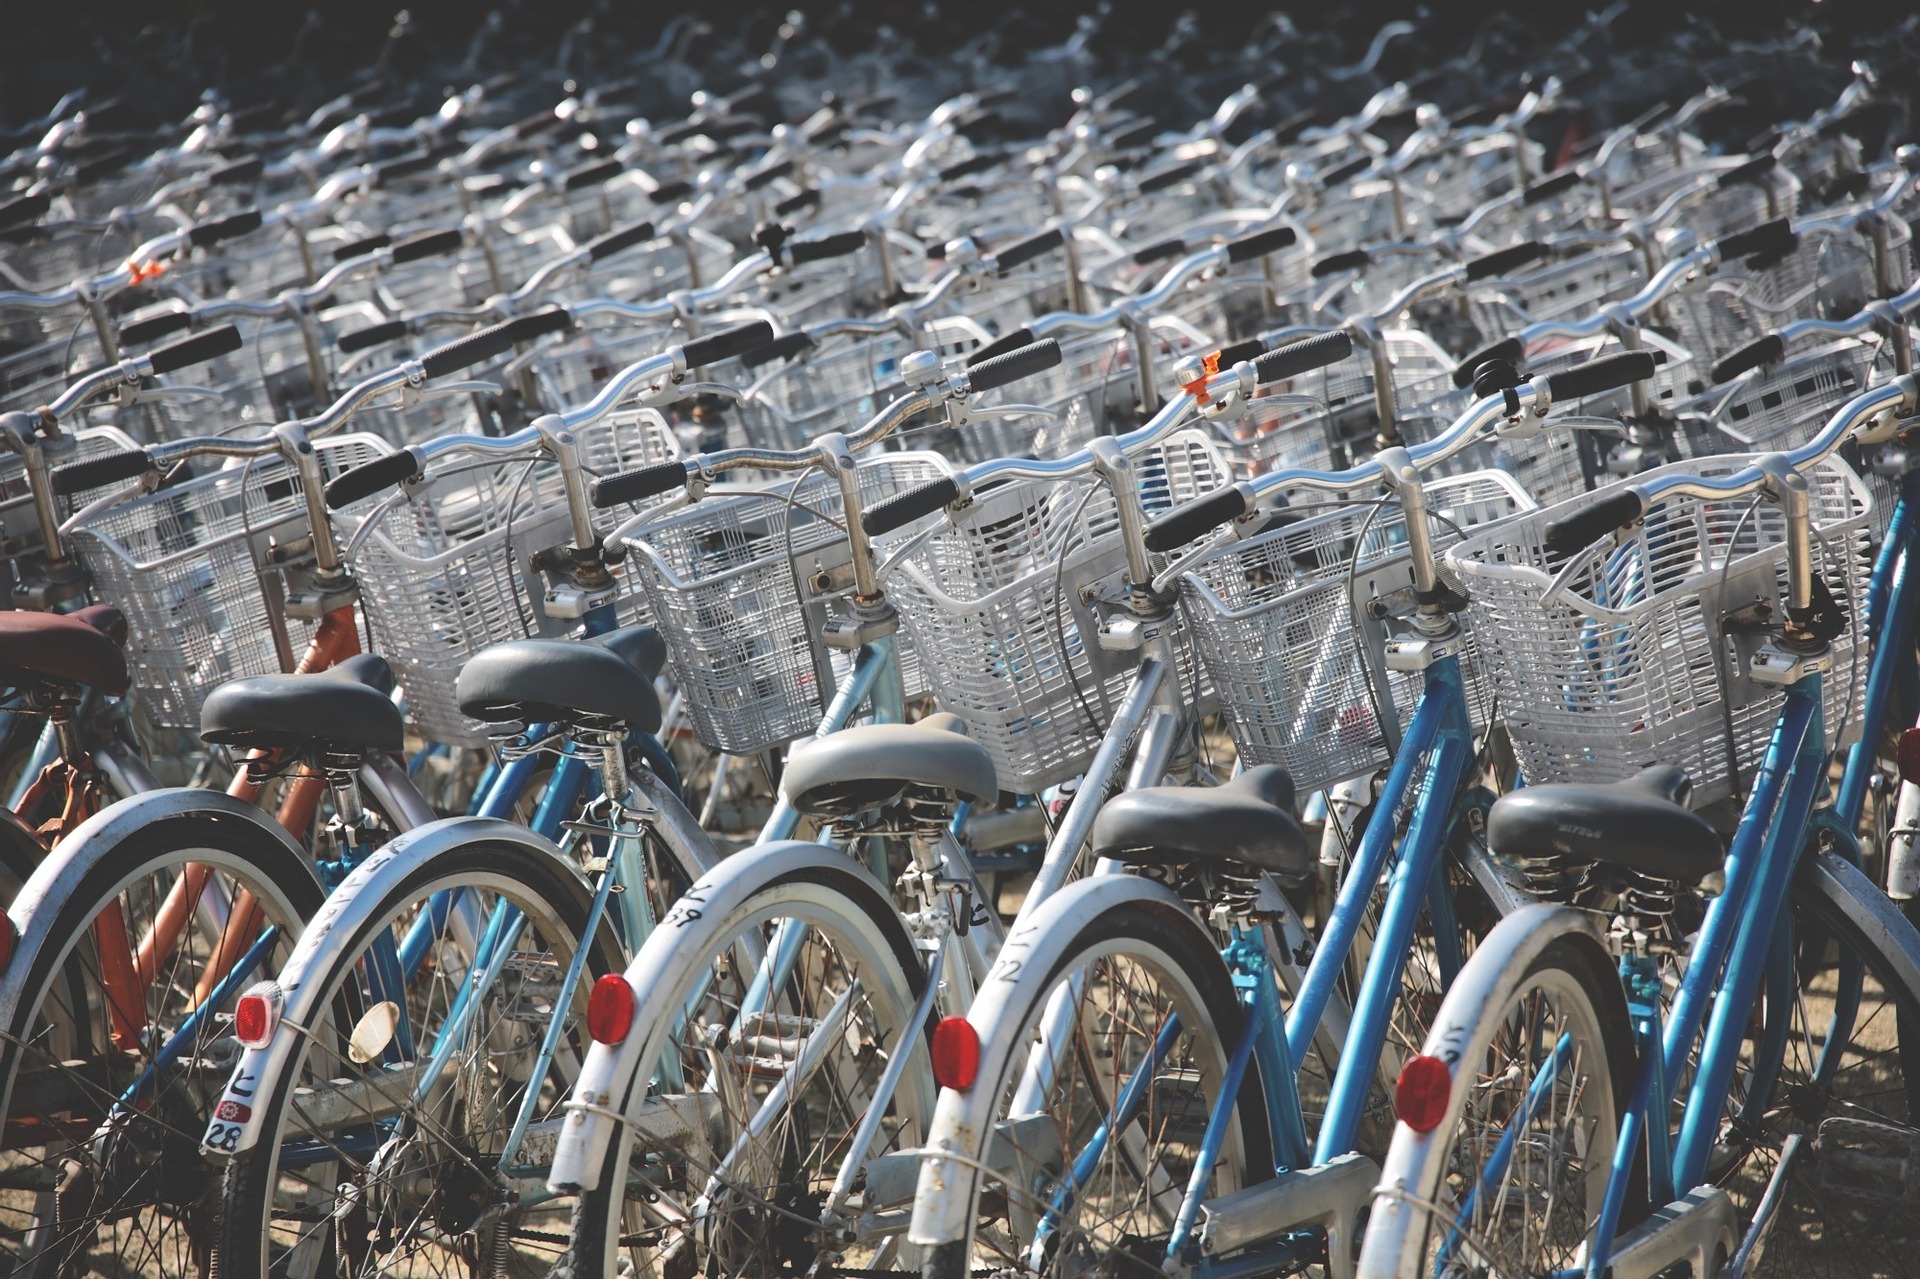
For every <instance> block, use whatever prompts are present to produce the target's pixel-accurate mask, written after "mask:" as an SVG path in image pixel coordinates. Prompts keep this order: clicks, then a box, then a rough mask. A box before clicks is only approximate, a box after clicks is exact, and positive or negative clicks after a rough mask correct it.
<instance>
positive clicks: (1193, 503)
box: [1146, 484, 1247, 554]
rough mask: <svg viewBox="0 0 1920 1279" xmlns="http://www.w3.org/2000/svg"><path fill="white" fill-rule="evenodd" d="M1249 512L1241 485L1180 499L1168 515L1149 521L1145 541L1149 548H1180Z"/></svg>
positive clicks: (1157, 549)
mask: <svg viewBox="0 0 1920 1279" xmlns="http://www.w3.org/2000/svg"><path fill="white" fill-rule="evenodd" d="M1246 513H1247V495H1246V493H1245V492H1243V491H1242V490H1241V488H1240V486H1239V485H1237V484H1229V485H1228V486H1227V487H1226V488H1223V489H1215V490H1214V491H1213V492H1211V493H1203V494H1201V495H1200V496H1199V497H1196V498H1193V499H1191V500H1189V501H1185V502H1182V503H1180V505H1178V506H1176V507H1174V508H1173V509H1172V510H1171V511H1168V512H1167V513H1166V514H1165V515H1162V516H1160V517H1159V518H1158V519H1153V520H1149V521H1148V522H1147V535H1146V543H1147V549H1148V550H1150V551H1159V552H1161V553H1163V554H1164V553H1166V552H1168V551H1177V550H1179V549H1180V548H1181V547H1183V546H1186V545H1187V544H1189V543H1191V542H1196V541H1198V540H1200V539H1201V538H1203V537H1205V536H1206V535H1207V534H1208V533H1211V532H1212V531H1213V530H1214V529H1217V528H1219V527H1220V526H1221V525H1222V524H1225V523H1227V522H1228V521H1230V520H1237V519H1239V518H1240V517H1241V516H1242V515H1245V514H1246Z"/></svg>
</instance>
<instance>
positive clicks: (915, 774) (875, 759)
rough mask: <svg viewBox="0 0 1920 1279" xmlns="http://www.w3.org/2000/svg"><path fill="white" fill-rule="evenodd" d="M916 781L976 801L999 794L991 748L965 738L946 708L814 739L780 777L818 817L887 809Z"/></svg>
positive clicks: (790, 797)
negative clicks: (899, 721)
mask: <svg viewBox="0 0 1920 1279" xmlns="http://www.w3.org/2000/svg"><path fill="white" fill-rule="evenodd" d="M913 787H920V788H924V789H928V790H935V791H942V792H944V793H946V794H948V795H952V796H955V797H957V798H959V799H963V800H966V801H967V802H968V803H975V804H977V803H982V802H990V801H991V800H992V799H993V798H994V797H995V796H996V795H998V794H999V793H1000V783H999V780H998V778H997V776H996V775H995V773H994V770H993V760H992V759H991V758H989V757H988V755H987V751H986V748H985V747H984V746H982V745H980V743H978V742H976V741H974V740H973V739H972V738H971V737H968V736H967V726H966V724H964V723H963V722H961V720H960V717H959V716H957V715H950V714H947V713H945V712H942V713H941V714H937V715H929V716H927V717H926V718H925V719H923V720H920V721H918V722H917V723H913V724H862V725H859V726H858V727H855V728H843V729H841V730H840V731H839V732H837V733H828V734H827V735H826V736H825V737H816V738H814V739H813V740H812V741H810V742H807V743H805V744H804V745H801V746H796V747H795V748H794V750H793V755H792V757H791V758H789V759H788V760H787V768H786V772H785V773H783V774H782V775H781V777H780V794H781V796H782V797H783V798H784V799H785V800H786V801H787V802H788V803H789V804H792V805H793V806H794V807H795V808H797V809H799V810H800V811H801V812H803V813H811V814H814V815H816V816H820V817H846V816H848V815H850V814H853V813H861V812H866V811H867V810H869V809H874V808H885V807H886V806H887V805H889V804H891V803H893V802H894V801H895V800H897V799H899V798H900V797H901V796H902V795H904V794H905V793H906V792H907V791H908V790H909V789H910V788H913Z"/></svg>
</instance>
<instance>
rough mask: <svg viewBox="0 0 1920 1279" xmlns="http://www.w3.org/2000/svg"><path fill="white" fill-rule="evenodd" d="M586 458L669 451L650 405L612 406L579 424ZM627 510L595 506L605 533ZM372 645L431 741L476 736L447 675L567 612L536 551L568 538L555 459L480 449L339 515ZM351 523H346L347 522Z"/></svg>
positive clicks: (622, 605)
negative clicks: (553, 609)
mask: <svg viewBox="0 0 1920 1279" xmlns="http://www.w3.org/2000/svg"><path fill="white" fill-rule="evenodd" d="M575 437H576V439H577V440H578V442H579V446H580V450H581V461H582V464H583V465H584V466H585V467H586V468H587V469H588V470H590V471H595V472H599V473H602V474H613V473H617V472H621V471H627V470H632V469H635V468H638V467H641V466H645V465H648V464H649V463H653V462H660V461H665V460H667V459H669V458H672V457H674V456H676V455H677V451H678V450H677V446H676V445H675V443H674V440H673V436H672V434H671V432H670V431H669V430H668V429H667V426H666V424H665V422H664V421H663V420H662V419H661V417H660V415H659V414H658V413H655V412H653V411H652V410H649V409H636V410H632V411H630V412H626V413H616V414H612V415H609V416H608V417H606V418H603V419H601V420H600V421H599V422H595V423H593V424H591V425H589V426H585V427H582V428H580V429H579V430H577V431H576V432H575ZM622 518H624V516H623V513H621V512H618V511H596V512H595V514H594V524H595V527H596V528H597V529H598V530H599V531H600V533H601V534H602V535H605V534H606V533H608V532H610V531H612V529H613V527H614V526H615V525H616V524H618V523H619V522H620V520H621V519H622ZM342 524H343V527H342V529H341V532H342V536H343V537H344V538H346V539H347V542H346V544H347V545H348V547H349V548H350V549H349V558H350V560H351V563H352V565H353V571H354V576H355V578H356V579H357V580H358V581H359V583H360V600H361V607H362V609H363V610H364V611H365V614H366V618H367V624H368V627H369V629H370V630H371V631H372V633H373V641H374V644H375V645H376V646H377V648H378V650H379V651H380V652H381V653H382V654H384V655H385V656H386V657H387V658H388V660H389V661H390V662H391V663H392V664H393V668H394V672H395V674H396V675H397V676H398V678H399V681H400V684H401V686H402V687H403V688H404V689H406V693H407V710H408V713H409V714H410V715H411V716H412V717H413V720H414V723H415V724H416V725H417V726H418V727H419V729H420V732H421V733H422V735H424V736H425V737H426V738H427V739H428V740H430V741H436V742H445V743H447V744H449V745H472V746H477V745H482V744H484V743H485V742H486V740H487V730H486V727H485V726H484V725H482V724H480V723H478V722H477V721H474V720H470V719H468V718H467V717H466V716H464V715H462V714H460V712H459V709H458V707H457V705H456V704H455V701H454V696H453V687H454V680H455V678H456V677H457V676H458V675H459V673H460V668H461V667H462V666H463V665H465V664H466V662H467V659H468V658H470V657H472V656H473V655H474V654H475V653H478V652H479V651H480V650H481V649H483V648H485V647H487V646H488V645H490V644H499V643H504V642H506V641H508V640H516V639H526V638H529V637H532V636H558V635H562V634H565V633H566V632H567V631H568V630H569V629H571V628H572V627H573V626H574V625H575V624H576V622H575V620H574V619H569V618H559V617H553V616H550V615H549V614H548V612H547V610H546V607H545V592H544V589H543V585H542V581H543V579H542V576H541V574H540V573H539V572H538V571H537V570H536V569H535V568H534V567H533V564H532V559H533V556H534V555H536V554H537V553H539V552H541V551H546V550H551V549H552V548H554V547H556V546H560V545H562V544H564V543H566V542H567V541H568V540H569V539H570V538H571V537H572V524H571V522H570V519H569V516H568V510H567V504H566V494H565V491H564V490H563V488H562V486H561V481H560V474H559V471H558V469H557V468H556V467H555V466H554V465H553V464H552V463H551V462H549V461H545V460H541V461H537V462H535V461H531V460H530V459H526V458H520V459H510V460H506V461H501V460H498V459H486V460H482V461H477V462H474V463H473V464H471V465H461V464H459V463H457V462H456V463H453V464H450V465H448V466H447V467H445V468H444V469H440V468H436V470H435V472H434V473H433V474H431V475H430V476H429V477H428V479H427V480H426V482H425V483H423V484H419V485H415V486H412V487H411V488H410V489H409V490H408V491H407V492H406V494H405V495H404V496H401V497H396V498H392V499H388V500H387V501H384V502H382V503H380V504H379V505H377V506H375V507H373V508H372V509H371V510H370V511H367V512H364V513H363V514H362V515H361V517H360V519H359V520H358V522H357V523H355V522H353V521H351V520H350V519H349V520H343V521H342ZM348 525H351V527H350V528H349V527H347V526H348ZM618 610H619V613H620V622H621V624H622V625H630V624H633V623H637V622H644V621H646V620H648V619H647V615H646V613H645V609H644V601H642V600H641V599H640V598H639V597H638V596H636V595H634V594H632V593H631V592H626V593H623V595H622V596H621V597H620V599H619V604H618Z"/></svg>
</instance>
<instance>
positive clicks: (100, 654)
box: [0, 604, 130, 696]
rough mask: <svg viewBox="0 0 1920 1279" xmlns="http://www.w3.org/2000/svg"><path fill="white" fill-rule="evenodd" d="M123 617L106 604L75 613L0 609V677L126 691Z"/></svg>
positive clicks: (5, 680)
mask: <svg viewBox="0 0 1920 1279" xmlns="http://www.w3.org/2000/svg"><path fill="white" fill-rule="evenodd" d="M126 639H127V619H126V618H124V617H122V616H121V615H120V610H119V609H117V608H114V607H113V606H112V605H110V604H96V605H94V606H93V607H92V608H87V609H82V610H80V611H79V612H77V613H28V612H19V611H15V612H6V613H0V683H6V684H14V685H19V684H32V683H37V682H39V681H42V680H50V681H52V682H54V683H57V684H84V685H86V686H87V687H88V688H96V689H99V690H100V691H101V692H103V693H111V694H114V695H115V696H118V695H119V694H121V693H124V692H126V691H127V685H128V683H129V682H130V681H129V678H128V675H127V656H126V654H125V653H123V652H121V651H120V646H121V645H122V644H124V643H125V642H126Z"/></svg>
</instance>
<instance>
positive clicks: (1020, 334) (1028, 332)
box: [967, 328, 1033, 368]
mask: <svg viewBox="0 0 1920 1279" xmlns="http://www.w3.org/2000/svg"><path fill="white" fill-rule="evenodd" d="M1032 345H1033V330H1032V329H1028V328H1019V329H1015V330H1013V331H1012V332H1011V333H1003V334H1001V335H1000V336H999V337H997V338H995V339H994V340H993V341H991V342H989V343H987V344H986V345H985V346H983V347H980V348H978V349H976V350H975V351H974V352H973V353H972V354H971V355H969V356H967V367H968V368H972V367H973V366H974V365H976V364H985V363H986V362H987V361H988V360H991V359H993V358H994V357H996V356H1001V355H1005V354H1006V353H1007V352H1009V351H1018V350H1019V349H1020V348H1021V347H1023V346H1032Z"/></svg>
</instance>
